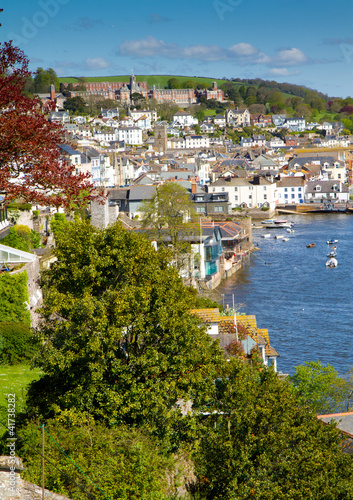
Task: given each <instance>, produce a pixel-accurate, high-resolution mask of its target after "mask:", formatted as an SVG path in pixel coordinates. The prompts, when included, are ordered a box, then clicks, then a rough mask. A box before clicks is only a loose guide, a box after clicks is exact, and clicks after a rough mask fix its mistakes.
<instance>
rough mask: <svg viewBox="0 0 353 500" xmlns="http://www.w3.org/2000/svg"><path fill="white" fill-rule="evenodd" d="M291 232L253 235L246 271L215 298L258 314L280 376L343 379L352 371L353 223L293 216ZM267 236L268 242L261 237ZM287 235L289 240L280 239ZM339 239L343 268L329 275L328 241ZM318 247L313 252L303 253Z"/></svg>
mask: <svg viewBox="0 0 353 500" xmlns="http://www.w3.org/2000/svg"><path fill="white" fill-rule="evenodd" d="M287 218H288V220H291V221H293V222H295V226H294V233H291V234H289V233H287V232H286V229H262V228H261V229H254V230H253V239H254V244H255V245H256V246H258V247H259V248H260V250H258V251H255V252H253V253H252V255H251V258H250V262H249V265H248V266H246V267H245V268H244V269H242V270H241V271H239V272H238V273H236V274H235V275H233V276H232V277H231V278H229V279H228V280H225V281H223V282H222V283H221V285H220V286H219V287H218V288H217V289H216V290H215V298H216V300H217V301H218V302H219V303H220V304H223V303H224V305H226V304H228V305H229V306H230V307H232V305H233V295H234V303H235V304H236V306H237V307H239V306H240V312H243V313H246V314H255V315H256V319H257V325H258V327H259V328H268V330H269V335H270V342H271V345H272V346H273V347H274V348H275V349H276V350H277V352H278V353H279V356H280V357H279V358H278V360H277V361H278V370H279V371H282V372H284V373H290V374H293V373H294V370H295V366H297V365H299V364H303V363H304V362H305V361H321V363H323V364H325V365H326V364H327V363H329V364H330V365H333V366H334V367H335V368H336V370H337V371H338V372H339V373H340V374H347V372H348V371H349V369H350V368H351V367H353V216H352V215H346V214H312V215H300V216H299V215H295V216H288V217H287ZM266 233H267V234H270V235H271V236H270V238H269V239H265V238H262V237H261V235H262V234H266ZM275 235H284V236H285V237H288V238H289V240H288V241H286V242H284V241H281V240H280V239H278V240H277V239H275V238H274V236H275ZM331 238H332V239H337V240H338V243H337V245H336V246H337V250H336V252H337V257H336V258H337V261H338V266H337V267H336V268H333V269H330V268H326V267H325V263H326V261H327V260H328V259H327V254H328V252H329V249H330V247H329V246H328V245H327V244H326V242H327V240H329V239H331ZM309 243H315V247H314V248H306V245H307V244H309Z"/></svg>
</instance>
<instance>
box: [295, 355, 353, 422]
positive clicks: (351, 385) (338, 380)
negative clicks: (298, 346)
mask: <svg viewBox="0 0 353 500" xmlns="http://www.w3.org/2000/svg"><path fill="white" fill-rule="evenodd" d="M291 382H292V383H293V385H294V387H295V391H296V394H297V396H298V398H299V399H300V400H301V401H302V402H303V403H304V404H305V405H307V406H308V407H309V408H310V409H311V410H313V411H314V412H315V413H316V414H325V413H326V414H327V413H339V412H342V411H347V410H348V408H349V405H350V401H349V400H350V398H351V397H352V390H353V381H352V379H351V378H349V379H345V378H343V377H341V376H339V375H338V373H337V371H336V370H335V368H334V367H333V366H330V365H327V366H324V365H322V364H321V363H320V362H319V361H317V362H314V361H310V362H309V363H305V365H299V366H296V367H295V374H294V375H293V376H292V377H291Z"/></svg>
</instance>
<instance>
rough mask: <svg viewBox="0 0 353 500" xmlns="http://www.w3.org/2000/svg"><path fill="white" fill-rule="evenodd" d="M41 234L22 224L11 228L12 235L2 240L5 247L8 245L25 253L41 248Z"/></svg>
mask: <svg viewBox="0 0 353 500" xmlns="http://www.w3.org/2000/svg"><path fill="white" fill-rule="evenodd" d="M40 239H41V238H40V234H39V233H37V232H36V231H34V230H33V229H30V228H29V227H28V226H24V225H22V224H20V225H15V226H13V227H10V234H9V235H8V236H5V238H3V239H2V240H1V243H2V244H3V245H7V246H9V247H12V248H17V249H18V250H23V251H24V252H29V251H30V250H32V249H33V248H39V247H40Z"/></svg>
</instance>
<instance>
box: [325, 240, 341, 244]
mask: <svg viewBox="0 0 353 500" xmlns="http://www.w3.org/2000/svg"><path fill="white" fill-rule="evenodd" d="M326 243H327V244H328V245H334V244H335V243H338V240H327V241H326Z"/></svg>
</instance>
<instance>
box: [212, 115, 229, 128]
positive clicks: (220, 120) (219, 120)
mask: <svg viewBox="0 0 353 500" xmlns="http://www.w3.org/2000/svg"><path fill="white" fill-rule="evenodd" d="M213 123H214V124H215V125H217V126H218V127H221V128H224V127H225V126H226V124H227V121H226V119H225V117H224V116H223V115H216V116H215V117H214V118H213Z"/></svg>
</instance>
